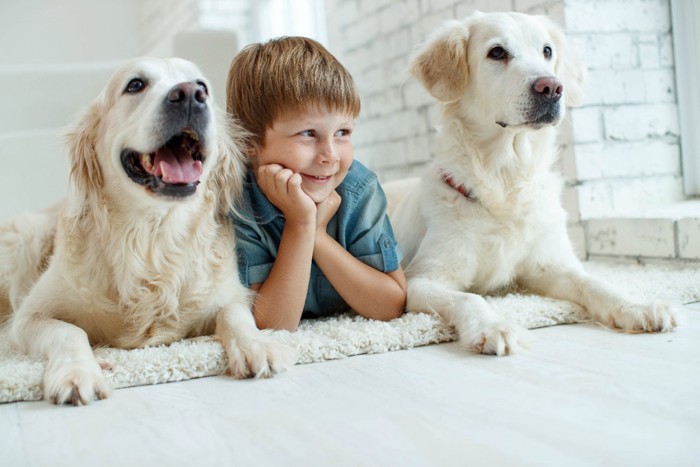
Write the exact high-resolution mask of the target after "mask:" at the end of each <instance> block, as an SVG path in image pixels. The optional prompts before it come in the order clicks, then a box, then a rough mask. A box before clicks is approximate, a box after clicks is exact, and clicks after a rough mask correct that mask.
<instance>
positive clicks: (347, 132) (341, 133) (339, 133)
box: [335, 128, 352, 136]
mask: <svg viewBox="0 0 700 467" xmlns="http://www.w3.org/2000/svg"><path fill="white" fill-rule="evenodd" d="M351 134H352V130H348V129H347V128H343V129H342V130H338V131H336V132H335V135H336V136H350V135H351Z"/></svg>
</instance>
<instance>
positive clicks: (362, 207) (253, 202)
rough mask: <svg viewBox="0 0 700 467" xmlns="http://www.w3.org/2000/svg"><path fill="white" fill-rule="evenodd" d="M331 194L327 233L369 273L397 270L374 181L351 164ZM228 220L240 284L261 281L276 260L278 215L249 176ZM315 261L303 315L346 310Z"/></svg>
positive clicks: (382, 201)
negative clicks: (334, 207) (336, 199)
mask: <svg viewBox="0 0 700 467" xmlns="http://www.w3.org/2000/svg"><path fill="white" fill-rule="evenodd" d="M336 191H337V192H338V194H339V195H340V197H341V198H342V202H341V204H340V207H339V208H338V212H336V214H335V215H334V216H333V218H332V219H331V220H330V221H329V222H328V228H327V232H328V233H329V234H330V235H331V236H332V237H333V238H334V239H335V240H336V241H337V242H338V243H340V245H341V246H342V247H343V248H345V249H346V250H347V251H349V252H350V253H351V254H352V255H353V256H354V257H355V258H357V259H359V260H360V261H362V262H363V263H365V264H368V265H370V266H372V267H373V268H375V269H377V270H379V271H383V272H391V271H395V270H397V269H398V268H399V263H400V262H401V259H402V253H401V250H400V248H399V246H398V245H397V244H396V240H395V238H394V232H393V230H392V228H391V224H390V223H389V218H388V217H387V214H386V197H385V195H384V192H383V191H382V188H381V186H380V185H379V181H378V180H377V176H376V175H375V174H374V173H373V172H371V171H370V170H369V169H367V168H366V167H365V166H363V165H362V164H361V163H360V162H358V161H353V163H352V165H351V166H350V170H349V171H348V174H347V176H346V177H345V179H344V180H343V181H342V183H341V184H340V186H338V188H336ZM237 209H238V212H239V215H238V216H236V217H235V218H234V225H235V228H236V244H237V247H236V250H237V254H238V269H239V272H240V276H241V280H242V281H243V283H244V284H245V285H247V286H248V287H250V285H252V284H257V283H260V282H264V281H265V279H267V276H268V275H269V274H270V270H271V269H272V265H273V264H274V262H275V258H276V257H277V249H278V248H279V244H280V240H281V238H282V230H283V229H284V222H285V219H284V215H283V214H282V212H281V211H280V210H279V209H277V208H276V207H275V206H274V205H273V204H272V203H270V201H269V200H268V199H267V197H266V196H265V195H264V194H263V193H262V191H260V187H259V186H258V183H257V181H256V179H255V176H254V174H253V173H252V172H251V171H249V172H248V174H247V177H246V184H245V188H244V194H243V201H242V205H240V206H237ZM349 309H350V307H349V306H348V304H347V303H346V302H345V300H343V299H342V297H341V296H340V295H339V294H338V292H336V290H335V289H334V288H333V286H332V285H331V283H330V282H329V281H328V279H326V276H325V275H324V274H323V272H322V271H321V269H320V268H319V267H318V266H317V265H316V263H315V262H312V264H311V277H310V281H309V288H308V290H307V292H306V302H305V303H304V312H305V314H306V316H308V315H309V314H311V315H315V316H327V315H331V314H335V313H339V312H343V311H347V310H349Z"/></svg>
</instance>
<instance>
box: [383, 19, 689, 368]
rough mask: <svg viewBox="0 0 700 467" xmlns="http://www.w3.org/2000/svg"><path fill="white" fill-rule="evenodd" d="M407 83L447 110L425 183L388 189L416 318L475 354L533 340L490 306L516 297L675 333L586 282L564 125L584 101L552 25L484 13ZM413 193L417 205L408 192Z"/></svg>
mask: <svg viewBox="0 0 700 467" xmlns="http://www.w3.org/2000/svg"><path fill="white" fill-rule="evenodd" d="M411 72H412V74H413V75H414V76H415V77H416V78H417V79H418V80H419V81H420V82H421V83H422V84H423V86H424V87H425V88H426V89H427V90H428V92H430V94H431V95H432V96H433V97H435V98H436V99H437V100H438V101H439V102H440V108H441V116H440V127H439V129H438V135H437V145H436V148H435V158H434V160H433V162H432V163H431V165H430V167H429V169H428V170H427V172H426V174H425V175H424V177H423V178H422V179H421V180H420V181H413V182H408V183H407V182H406V181H399V182H393V183H388V184H386V186H385V188H386V191H387V194H388V198H389V200H390V203H391V202H392V200H396V199H399V198H400V201H399V202H398V203H397V205H392V206H390V215H391V221H392V223H393V226H394V229H395V231H396V235H397V240H398V242H399V244H400V245H401V246H402V248H403V250H404V253H405V259H404V267H405V268H406V276H407V278H408V305H407V306H408V309H409V310H410V311H415V312H436V313H438V314H439V315H440V316H442V317H443V318H444V319H445V320H446V321H447V322H449V323H451V324H452V325H454V326H455V328H456V329H457V332H458V334H459V336H460V339H461V341H462V342H464V343H465V344H466V345H467V347H468V348H470V349H473V350H475V351H478V352H482V353H488V354H496V355H504V354H508V353H510V352H513V351H516V350H517V349H518V347H519V344H520V343H521V340H522V338H523V335H522V333H523V332H524V331H523V330H522V329H520V328H519V327H518V326H517V325H515V324H514V323H512V322H508V321H506V320H505V319H503V318H501V317H500V316H499V315H497V314H496V313H495V312H494V311H493V310H492V309H491V308H490V307H489V305H488V303H487V302H486V301H485V300H484V299H483V298H482V297H481V295H482V294H487V293H491V292H495V291H498V290H499V289H502V288H504V287H506V286H511V285H515V284H517V285H518V286H520V287H523V288H525V289H528V290H530V291H532V292H535V293H537V294H541V295H545V296H548V297H553V298H557V299H563V300H568V301H572V302H575V303H578V304H580V305H582V306H583V307H584V308H585V309H586V310H587V311H588V313H590V315H591V316H592V317H593V318H594V319H595V320H597V321H599V322H601V323H604V324H606V325H609V326H611V327H615V328H620V329H623V330H626V331H649V332H652V331H668V330H670V329H671V328H673V327H674V326H675V325H676V322H675V318H674V314H673V312H672V311H671V310H670V309H669V307H668V306H667V305H665V304H654V303H637V302H634V301H632V300H630V299H629V298H627V297H624V296H623V295H621V294H620V293H619V292H617V291H616V290H614V289H612V288H611V287H609V286H608V285H607V284H604V283H602V282H601V281H599V280H596V279H594V278H592V277H590V276H589V275H588V274H586V272H585V271H584V270H583V268H582V267H581V264H580V262H579V261H578V259H577V257H576V255H575V254H574V252H573V249H572V246H571V244H570V241H569V238H568V236H567V230H566V215H565V212H564V210H563V208H562V207H561V205H560V192H561V187H562V181H561V179H560V176H559V175H558V174H556V173H555V172H554V171H553V170H552V164H553V163H554V162H555V160H556V158H557V150H556V144H555V137H556V125H557V124H558V123H559V122H561V120H562V118H563V116H564V110H565V105H566V104H568V105H576V104H577V103H579V102H580V100H581V84H582V80H583V76H584V69H583V68H582V66H581V65H580V64H579V63H578V62H577V61H575V60H574V59H573V57H572V56H571V55H570V54H569V53H568V52H567V49H566V44H565V40H564V35H563V34H562V32H561V30H560V29H559V28H558V27H556V26H555V25H554V24H552V23H551V22H550V21H549V20H547V19H546V18H544V17H535V16H528V15H524V14H519V13H491V14H483V13H476V14H474V15H473V16H470V17H468V18H466V19H465V20H463V21H453V22H450V23H449V24H446V25H445V26H444V27H443V28H442V29H440V30H439V31H437V33H436V34H435V35H434V36H433V37H432V38H431V39H430V40H429V41H428V42H427V43H426V44H425V45H424V46H422V48H421V50H420V51H419V53H418V54H417V56H416V57H415V58H414V60H413V62H412V66H411ZM407 192H408V193H407Z"/></svg>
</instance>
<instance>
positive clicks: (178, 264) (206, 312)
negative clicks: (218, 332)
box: [57, 210, 237, 348]
mask: <svg viewBox="0 0 700 467" xmlns="http://www.w3.org/2000/svg"><path fill="white" fill-rule="evenodd" d="M203 211H206V210H203ZM122 220H123V219H122ZM223 222H224V221H222V222H219V221H217V219H216V218H215V217H214V216H213V215H212V214H211V213H206V212H203V213H198V214H197V215H194V216H192V215H185V216H183V215H177V214H173V215H171V216H164V217H153V218H151V219H146V220H144V219H139V220H138V221H137V222H125V223H120V222H118V221H117V222H115V221H112V222H110V224H109V225H108V226H104V227H107V228H108V229H102V230H100V227H98V229H97V231H96V232H84V231H82V230H81V229H80V228H79V227H78V228H76V229H75V230H73V231H72V232H69V233H67V234H66V237H65V240H66V242H65V250H64V251H63V252H60V251H59V252H57V254H64V255H66V258H67V259H68V261H67V262H66V264H67V265H68V267H67V268H66V269H65V270H64V271H63V274H65V276H66V278H67V280H68V283H69V284H71V286H72V287H73V292H74V294H75V299H76V305H77V306H79V307H81V308H82V311H81V313H80V314H79V316H81V317H84V321H83V322H79V323H76V324H78V325H80V326H81V327H82V328H83V329H86V331H87V332H88V335H89V336H90V338H91V340H92V341H94V343H103V344H109V345H114V346H118V347H126V348H132V347H139V346H144V345H157V344H161V343H167V342H172V341H174V340H177V339H181V338H183V337H186V336H188V335H195V334H202V333H204V332H207V333H209V332H212V331H213V326H214V319H215V317H216V314H217V313H218V311H219V310H220V309H221V307H222V306H223V304H224V303H226V299H225V297H224V295H227V293H226V284H223V283H222V282H223V278H226V277H229V278H230V277H237V272H236V271H235V270H232V269H235V268H236V263H235V258H234V255H235V249H234V242H233V233H232V230H231V228H230V226H227V225H222V223H223ZM90 224H92V225H94V223H92V222H91V223H90ZM97 224H98V225H99V223H97ZM94 255H97V256H98V257H97V258H90V256H94ZM235 285H236V284H230V286H229V290H231V291H233V290H234V289H235ZM71 315H72V316H73V317H74V316H76V313H72V314H71ZM98 315H99V316H98ZM97 323H99V326H98V324H97Z"/></svg>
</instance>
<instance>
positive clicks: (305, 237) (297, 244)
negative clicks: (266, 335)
mask: <svg viewBox="0 0 700 467" xmlns="http://www.w3.org/2000/svg"><path fill="white" fill-rule="evenodd" d="M313 243H314V228H313V226H311V227H307V226H291V225H287V226H285V230H284V232H282V239H281V241H280V245H279V250H278V252H277V258H276V260H275V264H274V265H273V266H272V270H271V271H270V275H269V276H268V277H267V279H266V280H265V282H264V283H263V284H262V285H261V286H260V287H259V289H258V293H257V297H256V299H255V304H254V306H253V312H254V314H255V321H256V323H257V325H258V328H260V329H286V330H288V331H294V330H296V328H297V327H298V326H299V321H300V319H301V314H302V312H303V310H304V302H305V301H306V292H307V289H308V287H309V277H310V275H311V259H312V254H313Z"/></svg>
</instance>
